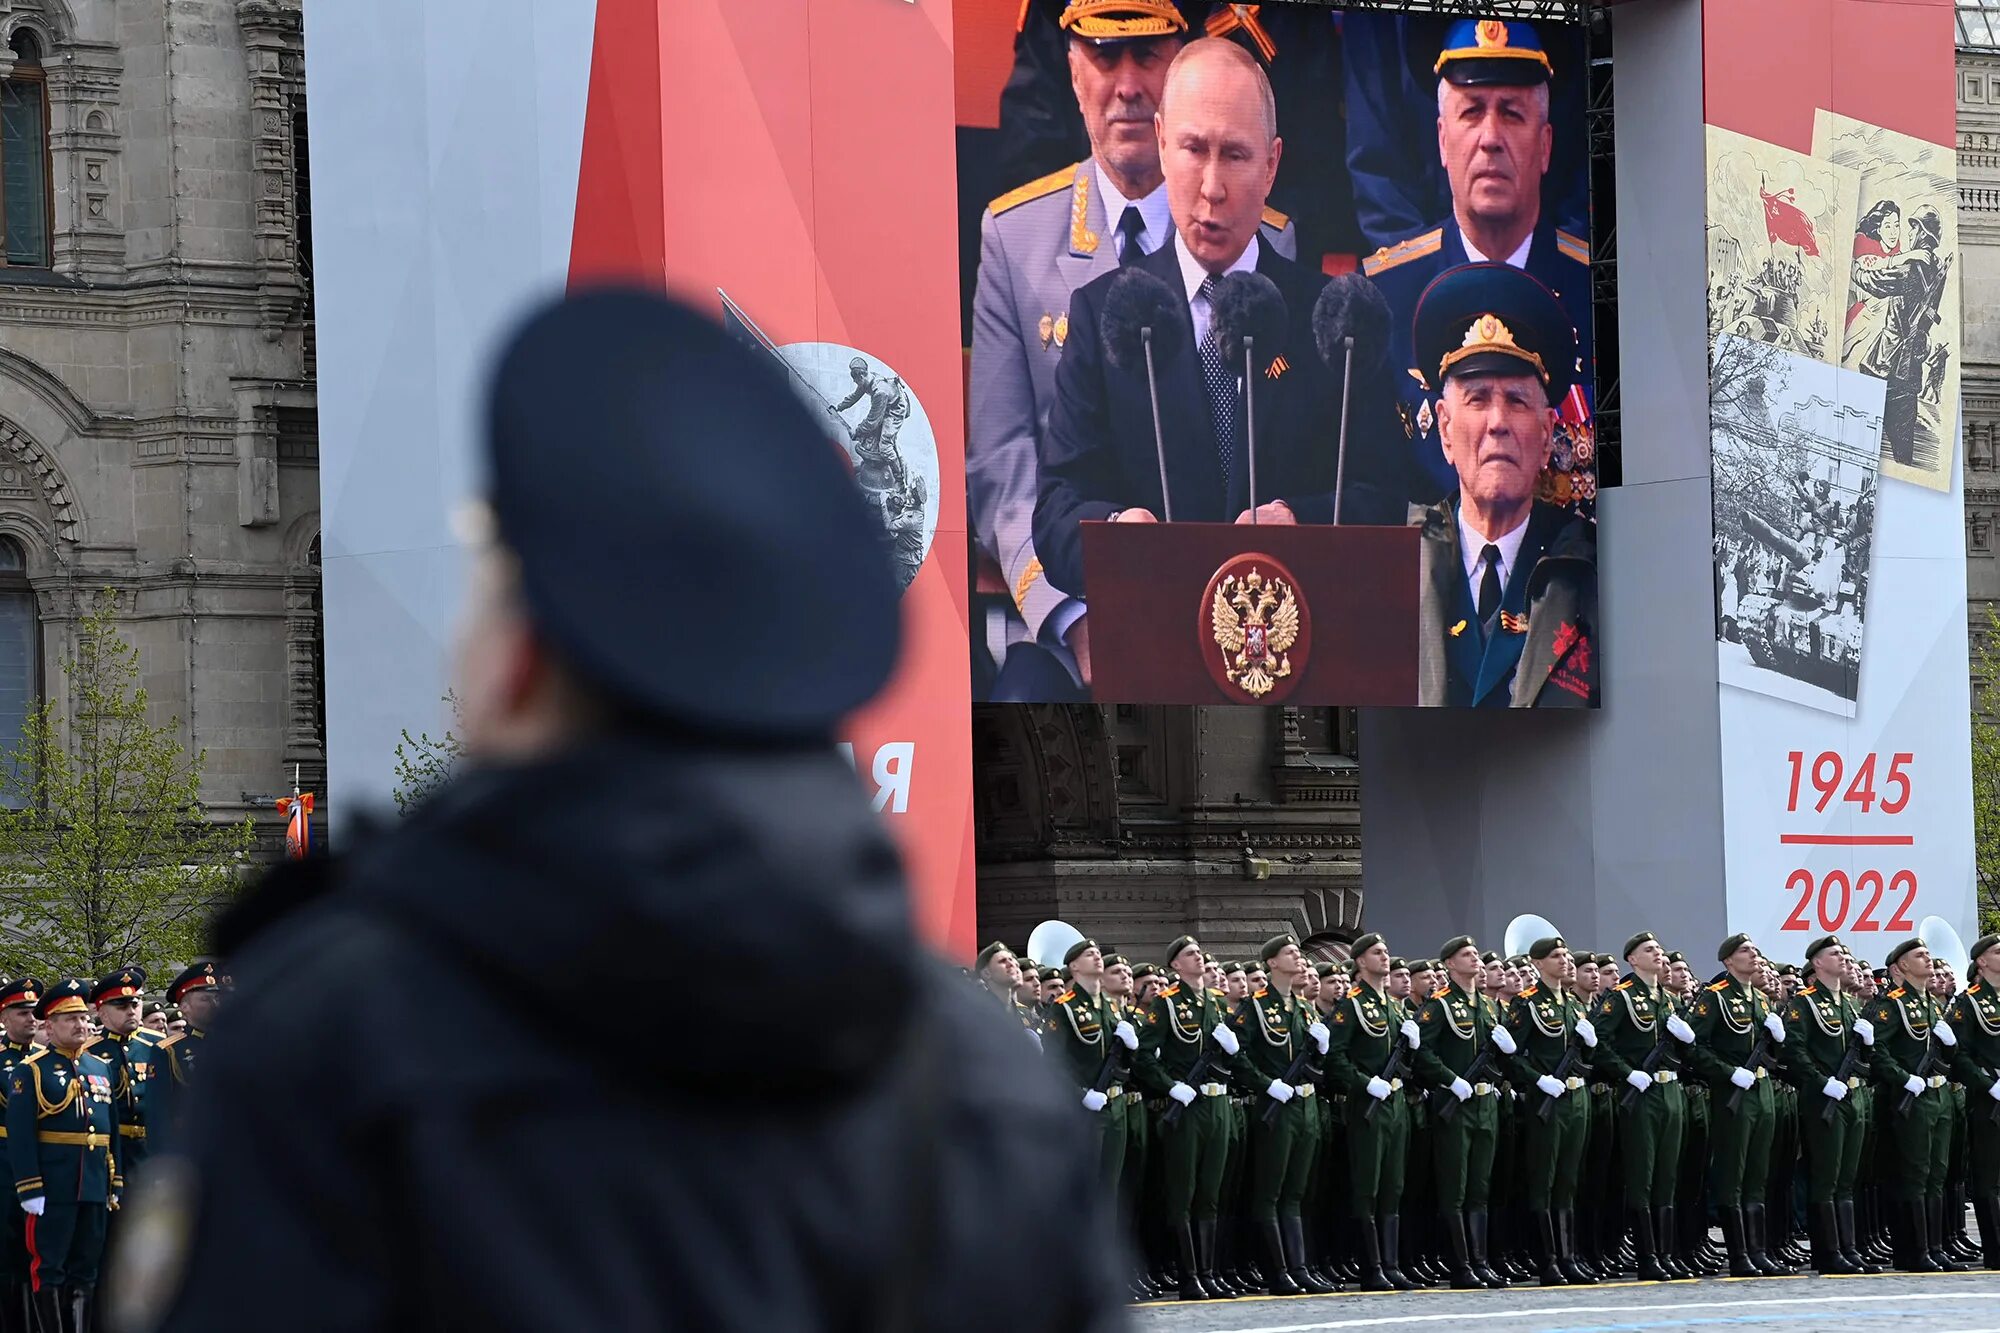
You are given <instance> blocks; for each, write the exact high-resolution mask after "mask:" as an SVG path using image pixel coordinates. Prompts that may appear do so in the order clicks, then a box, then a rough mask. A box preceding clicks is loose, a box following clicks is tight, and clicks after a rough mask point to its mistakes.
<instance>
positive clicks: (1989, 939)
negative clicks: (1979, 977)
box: [1966, 935, 2000, 967]
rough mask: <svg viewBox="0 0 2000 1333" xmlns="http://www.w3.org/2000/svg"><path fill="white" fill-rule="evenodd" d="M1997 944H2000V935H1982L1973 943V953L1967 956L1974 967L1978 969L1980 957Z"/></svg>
mask: <svg viewBox="0 0 2000 1333" xmlns="http://www.w3.org/2000/svg"><path fill="white" fill-rule="evenodd" d="M1996 944H2000V935H1981V936H1980V937H1979V938H1978V939H1976V940H1974V941H1973V942H1972V952H1971V953H1970V954H1968V955H1966V956H1967V957H1968V958H1970V959H1971V960H1972V965H1973V966H1974V967H1977V966H1978V965H1979V956H1980V955H1981V954H1983V953H1985V952H1986V951H1987V950H1988V949H1990V948H1992V947H1993V946H1994V945H1996Z"/></svg>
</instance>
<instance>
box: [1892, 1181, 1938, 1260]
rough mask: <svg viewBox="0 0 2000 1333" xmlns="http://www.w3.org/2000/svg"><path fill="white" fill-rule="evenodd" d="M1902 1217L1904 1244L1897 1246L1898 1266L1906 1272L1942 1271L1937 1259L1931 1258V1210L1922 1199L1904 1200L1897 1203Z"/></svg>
mask: <svg viewBox="0 0 2000 1333" xmlns="http://www.w3.org/2000/svg"><path fill="white" fill-rule="evenodd" d="M1896 1211H1897V1216H1898V1218H1899V1219H1900V1221H1901V1223H1902V1226H1901V1237H1900V1239H1901V1240H1902V1244H1901V1245H1899V1246H1897V1247H1896V1250H1897V1253H1896V1267H1897V1269H1898V1270H1899V1271H1901V1272H1905V1273H1941V1272H1943V1271H1944V1270H1943V1269H1941V1268H1939V1267H1938V1264H1937V1261H1936V1260H1935V1259H1933V1258H1931V1243H1930V1239H1929V1236H1928V1231H1929V1228H1930V1210H1929V1209H1928V1208H1926V1207H1925V1206H1924V1201H1923V1200H1922V1199H1916V1200H1904V1201H1903V1202H1901V1203H1898V1204H1897V1205H1896Z"/></svg>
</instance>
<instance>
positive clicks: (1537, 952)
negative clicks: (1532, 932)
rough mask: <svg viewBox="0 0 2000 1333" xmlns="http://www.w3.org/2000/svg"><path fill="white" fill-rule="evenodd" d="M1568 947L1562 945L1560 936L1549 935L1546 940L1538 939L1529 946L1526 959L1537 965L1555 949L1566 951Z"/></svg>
mask: <svg viewBox="0 0 2000 1333" xmlns="http://www.w3.org/2000/svg"><path fill="white" fill-rule="evenodd" d="M1568 947H1569V945H1567V944H1565V943H1563V937H1562V936H1560V935H1550V936H1548V937H1547V938H1546V939H1539V940H1536V941H1535V942H1534V943H1533V944H1530V945H1529V946H1528V957H1530V958H1532V959H1534V960H1535V961H1536V962H1538V963H1539V962H1541V961H1542V960H1543V959H1544V958H1547V957H1548V956H1549V955H1550V954H1552V953H1554V952H1555V951H1556V950H1557V949H1567V948H1568Z"/></svg>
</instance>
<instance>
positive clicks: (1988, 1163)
mask: <svg viewBox="0 0 2000 1333" xmlns="http://www.w3.org/2000/svg"><path fill="white" fill-rule="evenodd" d="M1971 961H1972V973H1971V981H1970V983H1969V984H1968V985H1967V986H1966V988H1965V989H1964V990H1963V991H1961V992H1959V994H1958V996H1957V998H1955V999H1954V1000H1952V1002H1951V1008H1950V1009H1949V1010H1947V1011H1946V1018H1947V1020H1948V1021H1949V1022H1950V1023H1951V1027H1952V1031H1953V1032H1955V1033H1957V1034H1958V1047H1957V1050H1956V1053H1955V1057H1954V1059H1953V1061H1952V1069H1953V1071H1954V1072H1955V1073H1956V1074H1957V1075H1958V1077H1959V1080H1960V1081H1961V1082H1963V1083H1964V1084H1965V1102H1966V1120H1967V1122H1968V1124H1967V1129H1968V1130H1969V1131H1970V1134H1971V1140H1972V1141H1971V1144H1970V1145H1969V1147H1970V1151H1969V1152H1968V1153H1967V1154H1966V1165H1967V1167H1968V1171H1967V1177H1968V1178H1967V1181H1966V1192H1967V1193H1968V1194H1970V1195H1971V1196H1972V1214H1973V1216H1974V1217H1976V1218H1978V1219H1979V1243H1980V1246H1981V1248H1982V1249H1983V1250H1984V1254H1983V1255H1982V1256H1981V1261H1982V1262H1983V1263H1984V1264H1985V1266H1986V1267H1988V1268H2000V935H1996V934H1987V935H1981V936H1980V937H1979V938H1978V939H1977V940H1975V941H1974V942H1973V945H1972V960H1971Z"/></svg>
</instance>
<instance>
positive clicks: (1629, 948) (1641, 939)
mask: <svg viewBox="0 0 2000 1333" xmlns="http://www.w3.org/2000/svg"><path fill="white" fill-rule="evenodd" d="M1659 942H1660V937H1659V936H1658V935H1655V934H1654V933H1653V932H1652V931H1650V930H1642V931H1640V932H1639V933H1638V934H1637V935H1634V936H1633V937H1632V938H1631V939H1629V940H1626V941H1625V952H1624V954H1622V955H1621V956H1622V957H1625V958H1630V957H1631V956H1632V955H1633V954H1635V953H1637V952H1639V948H1640V946H1641V945H1645V944H1658V943H1659Z"/></svg>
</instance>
